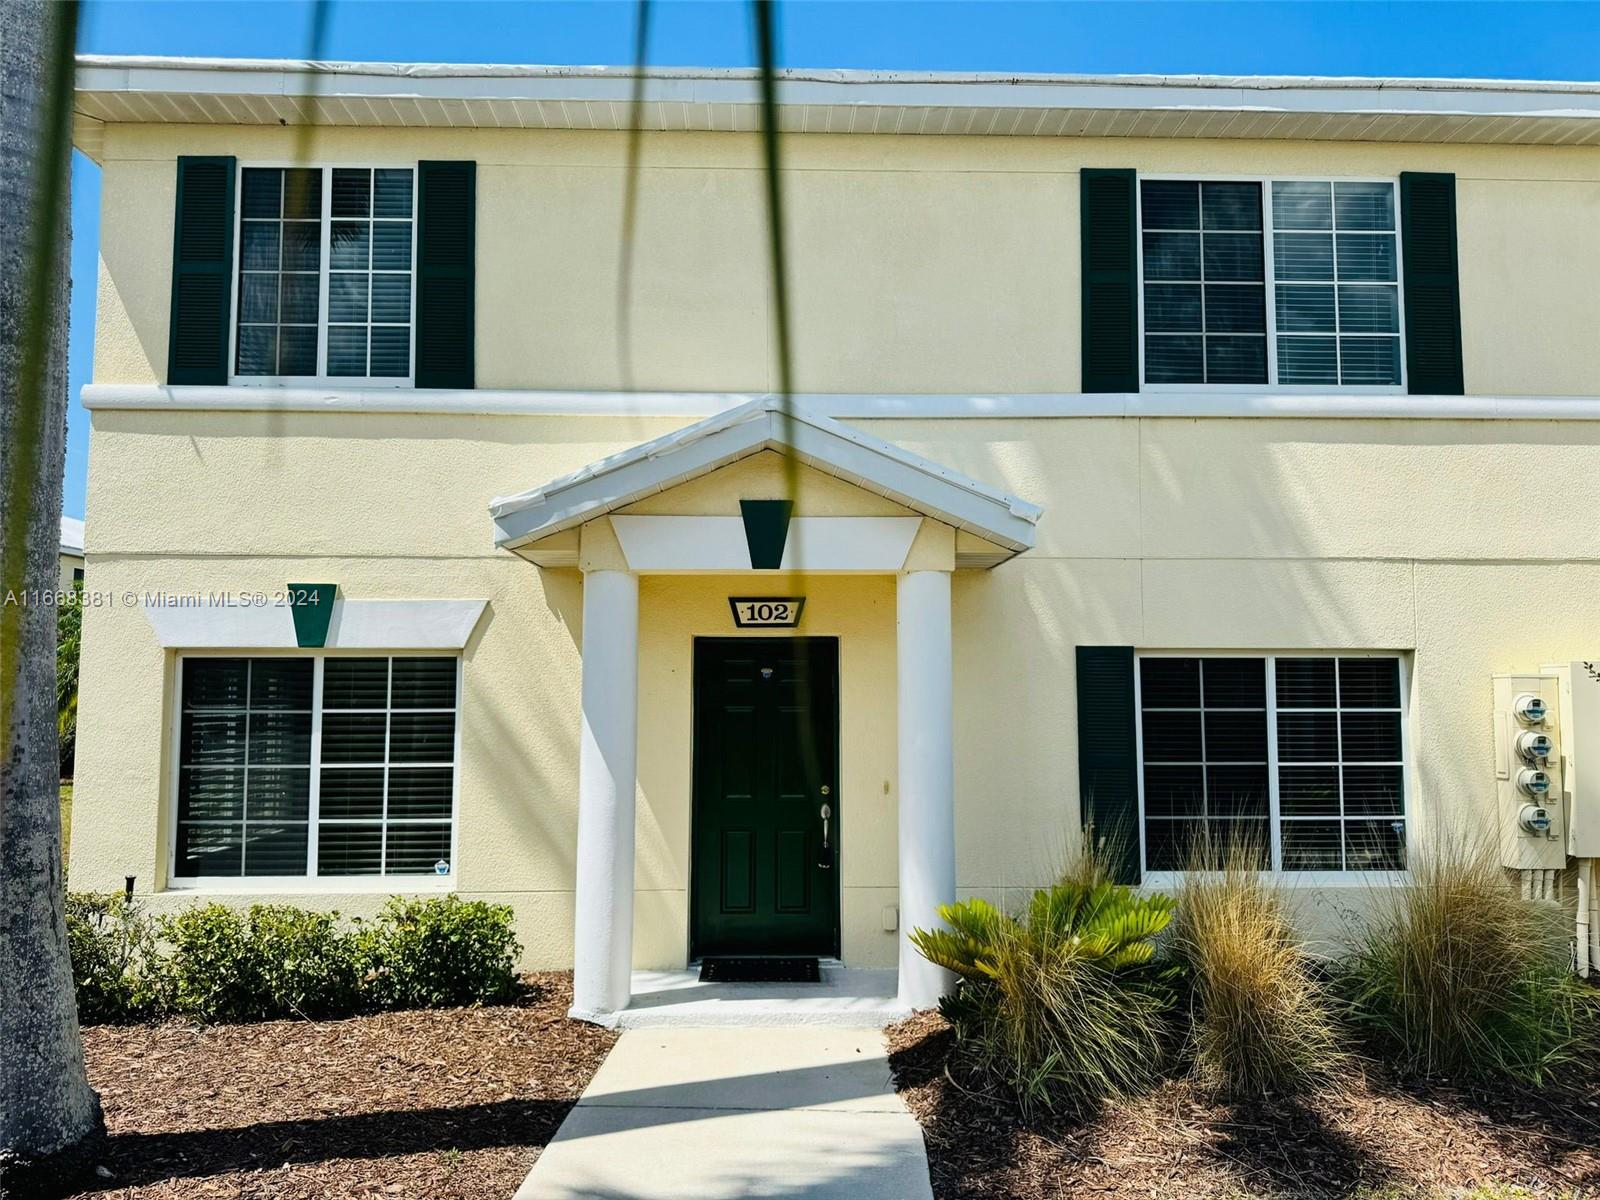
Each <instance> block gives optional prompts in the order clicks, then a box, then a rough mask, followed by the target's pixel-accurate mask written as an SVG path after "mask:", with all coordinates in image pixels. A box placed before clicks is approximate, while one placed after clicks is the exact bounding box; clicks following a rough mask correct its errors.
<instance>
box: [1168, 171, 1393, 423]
mask: <svg viewBox="0 0 1600 1200" xmlns="http://www.w3.org/2000/svg"><path fill="white" fill-rule="evenodd" d="M1398 193H1399V189H1398V185H1397V182H1396V181H1395V180H1393V179H1230V178H1199V177H1194V176H1185V177H1162V176H1141V177H1140V179H1139V193H1138V194H1139V360H1140V378H1141V380H1142V381H1143V386H1145V387H1146V388H1147V389H1149V390H1152V391H1161V390H1175V391H1188V390H1192V389H1194V388H1196V387H1216V388H1225V389H1228V390H1233V391H1239V390H1243V391H1251V390H1255V391H1268V390H1285V389H1290V388H1293V389H1297V390H1304V389H1306V388H1308V387H1310V388H1333V389H1338V390H1340V391H1354V392H1376V393H1394V392H1400V391H1403V390H1404V387H1405V353H1404V345H1403V340H1404V333H1403V331H1402V325H1403V321H1402V317H1401V314H1402V312H1403V303H1402V295H1401V286H1402V285H1401V281H1400V229H1399V194H1398Z"/></svg>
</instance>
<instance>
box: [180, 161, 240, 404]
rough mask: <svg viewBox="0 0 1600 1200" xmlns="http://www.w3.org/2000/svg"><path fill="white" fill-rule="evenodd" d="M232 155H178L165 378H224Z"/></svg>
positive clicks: (230, 266) (199, 380)
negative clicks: (170, 313) (170, 309)
mask: <svg viewBox="0 0 1600 1200" xmlns="http://www.w3.org/2000/svg"><path fill="white" fill-rule="evenodd" d="M233 177H234V160H233V159H231V158H222V157H191V156H184V157H180V158H179V159H178V190H177V205H176V214H177V215H176V220H175V225H174V228H173V233H172V319H171V322H170V325H169V327H168V333H167V382H168V383H178V384H183V383H190V384H194V383H227V382H228V319H229V312H230V309H231V307H232V305H231V303H230V298H231V296H232V294H233Z"/></svg>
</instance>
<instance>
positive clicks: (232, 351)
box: [228, 159, 422, 390]
mask: <svg viewBox="0 0 1600 1200" xmlns="http://www.w3.org/2000/svg"><path fill="white" fill-rule="evenodd" d="M291 168H293V169H297V170H298V169H307V168H309V169H313V170H318V171H321V172H322V214H321V216H320V217H319V218H318V220H319V223H320V226H321V231H322V235H321V242H322V250H321V254H322V258H321V265H320V267H319V268H318V276H317V374H315V375H240V374H239V373H238V365H239V293H240V276H241V275H242V273H243V271H244V262H243V260H242V259H241V258H240V257H239V254H240V249H241V243H242V241H243V233H244V173H245V171H246V170H254V169H260V170H287V169H291ZM341 169H349V170H358V171H378V170H394V171H410V172H411V321H410V324H409V328H410V330H411V339H410V343H411V344H410V362H409V370H408V371H407V372H406V374H405V375H404V376H399V375H392V376H391V375H385V376H382V377H380V378H373V377H371V376H363V375H329V374H328V373H327V366H328V274H329V272H330V270H331V269H332V267H331V264H330V262H329V252H330V249H331V246H330V243H331V241H332V232H333V172H334V171H335V170H341ZM420 175H421V171H420V170H419V164H417V163H415V162H410V163H403V162H297V161H295V160H293V159H260V160H252V161H249V162H246V161H244V160H243V159H241V160H239V161H238V162H236V163H235V164H234V174H233V277H232V278H231V279H230V280H229V281H228V287H229V293H228V386H230V387H307V386H313V387H314V386H317V385H321V384H328V385H331V386H334V387H340V388H360V389H362V390H372V389H377V390H384V389H389V388H410V387H413V386H414V380H415V379H416V376H417V267H418V265H419V263H418V260H419V258H420V255H419V254H418V249H419V239H420V237H421V232H422V231H421V228H420V225H419V223H418V217H419V215H420V214H419V212H418V207H417V201H418V188H419V187H420V186H421V180H420ZM279 223H280V224H281V223H282V217H281V216H280V217H279ZM369 223H370V218H369ZM280 237H281V232H280ZM369 253H370V250H369ZM279 261H280V264H281V261H282V260H281V258H280V260H279ZM368 261H369V273H370V259H369V260H368ZM280 303H281V300H280ZM368 303H369V305H370V303H371V299H370V289H369V299H368ZM367 317H368V322H367V329H368V331H369V333H368V336H369V338H370V336H371V334H370V331H371V328H372V325H371V317H372V312H371V309H370V308H369V309H368V312H367ZM371 353H372V350H371V346H370V344H369V346H368V349H367V354H368V361H369V364H370V361H371Z"/></svg>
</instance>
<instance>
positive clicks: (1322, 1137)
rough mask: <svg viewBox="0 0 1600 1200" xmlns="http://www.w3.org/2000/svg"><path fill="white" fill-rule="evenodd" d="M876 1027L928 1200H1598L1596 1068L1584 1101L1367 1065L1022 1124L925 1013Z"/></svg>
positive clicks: (1171, 1088) (1189, 1088)
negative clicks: (1299, 1082) (1456, 1083)
mask: <svg viewBox="0 0 1600 1200" xmlns="http://www.w3.org/2000/svg"><path fill="white" fill-rule="evenodd" d="M888 1033H889V1046H890V1050H891V1056H890V1060H889V1061H890V1065H891V1066H892V1068H893V1070H894V1075H895V1083H896V1086H897V1087H898V1088H899V1090H900V1092H901V1093H902V1095H904V1097H905V1099H906V1101H907V1103H908V1104H909V1105H910V1106H911V1110H912V1111H913V1112H914V1113H915V1114H916V1115H917V1119H918V1120H919V1121H921V1122H922V1129H923V1135H924V1138H925V1140H926V1142H927V1147H928V1159H929V1163H930V1166H931V1168H932V1174H933V1191H934V1196H935V1197H936V1198H937V1200H968V1198H976V1197H984V1198H986V1200H987V1198H994V1197H1006V1198H1007V1200H1057V1198H1060V1200H1065V1198H1067V1197H1072V1198H1073V1200H1080V1198H1083V1197H1097V1198H1106V1200H1119V1198H1121V1197H1133V1196H1138V1197H1158V1198H1166V1197H1171V1198H1173V1200H1179V1198H1181V1200H1222V1198H1224V1197H1226V1198H1228V1200H1237V1198H1238V1197H1241V1196H1249V1197H1256V1196H1259V1197H1272V1198H1278V1197H1283V1198H1288V1197H1349V1196H1366V1195H1371V1194H1374V1193H1376V1194H1381V1195H1384V1196H1389V1195H1396V1196H1410V1195H1446V1196H1455V1195H1460V1194H1462V1193H1464V1192H1469V1191H1470V1190H1471V1189H1473V1188H1479V1187H1488V1188H1505V1189H1510V1188H1522V1189H1526V1190H1527V1191H1528V1192H1531V1193H1533V1194H1534V1195H1539V1196H1563V1197H1565V1196H1585V1197H1587V1196H1600V1064H1596V1069H1595V1070H1593V1071H1590V1072H1586V1074H1587V1079H1586V1081H1585V1087H1586V1089H1587V1090H1586V1091H1583V1092H1571V1093H1566V1094H1563V1095H1560V1096H1554V1095H1540V1096H1529V1095H1526V1094H1516V1093H1514V1092H1512V1091H1509V1090H1506V1089H1500V1090H1497V1091H1493V1090H1484V1091H1475V1090H1471V1089H1464V1088H1455V1087H1449V1086H1446V1085H1443V1084H1418V1085H1404V1084H1401V1083H1399V1082H1397V1081H1394V1080H1389V1079H1386V1078H1384V1077H1383V1075H1382V1071H1381V1068H1379V1067H1377V1066H1374V1065H1368V1066H1367V1067H1366V1068H1365V1076H1364V1077H1361V1076H1359V1075H1358V1076H1357V1077H1355V1078H1351V1079H1349V1080H1348V1081H1347V1082H1346V1083H1344V1084H1342V1085H1341V1088H1340V1090H1339V1091H1338V1092H1337V1093H1329V1094H1327V1095H1324V1096H1319V1097H1316V1098H1314V1099H1311V1100H1308V1101H1306V1102H1305V1103H1303V1104H1293V1105H1289V1104H1285V1105H1275V1106H1255V1107H1244V1106H1233V1105H1226V1104H1221V1103H1218V1102H1217V1101H1216V1100H1214V1099H1213V1098H1211V1097H1209V1096H1208V1095H1207V1094H1206V1092H1205V1090H1204V1089H1203V1088H1201V1087H1199V1086H1198V1085H1197V1084H1195V1083H1193V1082H1191V1081H1188V1080H1174V1081H1171V1082H1168V1083H1166V1084H1164V1085H1162V1086H1161V1087H1159V1088H1158V1089H1157V1090H1156V1091H1155V1092H1154V1093H1153V1094H1151V1095H1150V1096H1147V1097H1144V1098H1141V1099H1140V1100H1138V1101H1136V1102H1133V1103H1129V1104H1122V1105H1113V1106H1110V1107H1108V1108H1107V1109H1106V1110H1105V1111H1104V1112H1102V1113H1101V1114H1100V1115H1098V1116H1096V1117H1094V1118H1093V1119H1090V1120H1087V1121H1079V1122H1065V1121H1063V1122H1054V1123H1050V1122H1045V1123H1041V1124H1039V1125H1037V1126H1035V1127H1032V1128H1030V1127H1028V1126H1026V1125H1025V1124H1023V1123H1022V1122H1021V1121H1020V1120H1019V1119H1018V1118H1017V1116H1016V1114H1015V1112H1014V1110H1012V1109H1010V1108H1008V1107H1006V1106H1004V1105H1001V1104H998V1103H996V1102H994V1101H993V1100H990V1099H987V1098H985V1097H983V1096H980V1095H977V1094H975V1093H974V1092H973V1091H972V1090H971V1089H970V1088H968V1087H966V1086H962V1085H958V1084H957V1083H956V1082H955V1081H954V1080H953V1079H952V1077H951V1076H952V1075H954V1076H955V1078H956V1079H959V1078H960V1076H959V1075H958V1074H956V1072H954V1071H951V1072H949V1073H947V1072H946V1058H947V1056H948V1054H949V1051H950V1048H951V1045H952V1042H953V1035H952V1034H951V1032H950V1028H949V1026H948V1025H946V1024H945V1022H944V1021H943V1020H942V1019H941V1018H940V1017H939V1016H938V1015H937V1014H935V1013H919V1014H918V1015H916V1016H914V1017H912V1018H910V1019H909V1020H906V1021H903V1022H901V1023H900V1024H898V1025H895V1026H892V1027H891V1028H890V1029H889V1031H888ZM1492 1194H1495V1195H1511V1194H1517V1193H1511V1192H1494V1193H1492Z"/></svg>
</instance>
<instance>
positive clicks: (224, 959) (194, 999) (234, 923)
mask: <svg viewBox="0 0 1600 1200" xmlns="http://www.w3.org/2000/svg"><path fill="white" fill-rule="evenodd" d="M157 929H158V932H159V935H160V938H161V941H162V942H163V944H164V950H165V953H163V954H162V955H161V956H160V957H159V958H158V959H157V960H156V963H155V966H154V972H153V973H154V975H155V977H156V980H157V984H158V989H159V992H160V996H161V1005H162V1007H163V1008H164V1009H166V1010H167V1011H168V1012H172V1013H176V1014H179V1015H181V1016H185V1017H191V1018H193V1019H195V1020H198V1021H258V1020H261V1019H262V1018H264V1017H268V1016H274V1015H276V1014H274V1013H272V1012H271V1011H270V1009H269V1008H268V1006H267V1004H266V998H265V995H264V991H265V985H264V984H263V982H262V978H261V972H260V970H259V969H258V964H257V955H256V952H255V948H254V947H253V946H252V945H251V943H250V922H249V919H248V918H247V917H246V915H245V914H244V913H242V912H240V911H239V910H237V909H234V908H229V907H228V906H227V905H225V904H205V905H199V906H197V907H194V908H186V909H184V910H182V911H181V912H177V913H173V914H171V915H169V916H164V917H162V918H161V919H160V920H159V921H158V922H157Z"/></svg>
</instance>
